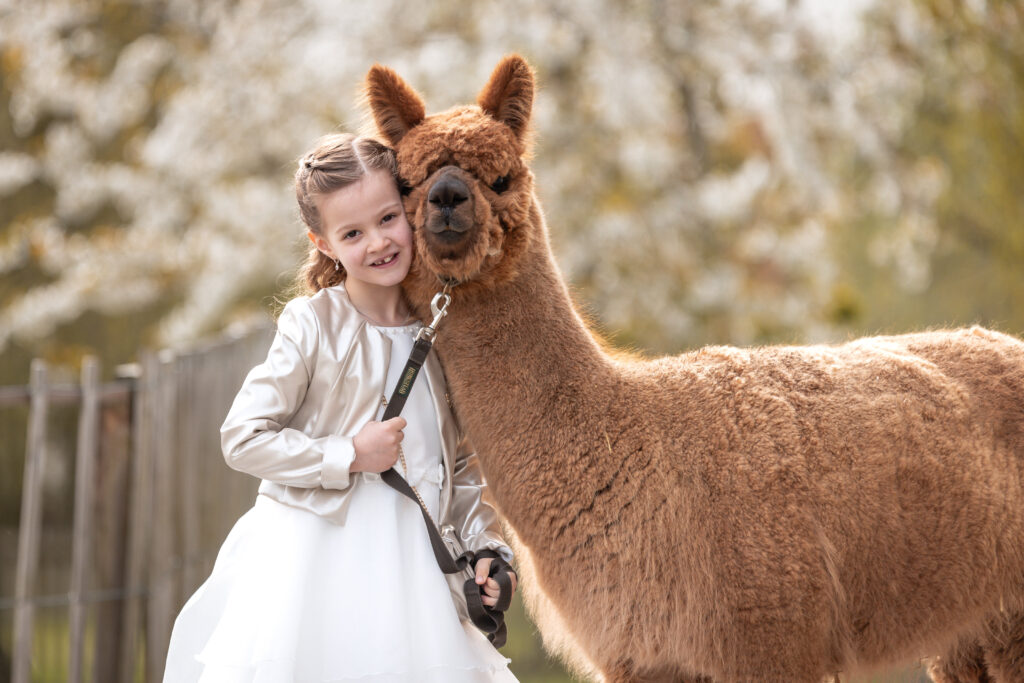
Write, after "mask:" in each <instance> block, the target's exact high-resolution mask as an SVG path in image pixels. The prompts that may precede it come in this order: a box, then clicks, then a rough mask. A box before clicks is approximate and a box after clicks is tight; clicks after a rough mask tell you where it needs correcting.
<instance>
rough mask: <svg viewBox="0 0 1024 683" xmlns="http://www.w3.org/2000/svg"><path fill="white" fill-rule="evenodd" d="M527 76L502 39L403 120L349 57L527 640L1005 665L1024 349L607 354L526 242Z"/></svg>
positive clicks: (819, 670)
mask: <svg viewBox="0 0 1024 683" xmlns="http://www.w3.org/2000/svg"><path fill="white" fill-rule="evenodd" d="M533 92H534V76H533V72H532V71H531V69H530V67H529V66H528V65H527V63H526V62H525V61H524V60H523V59H522V58H520V57H515V56H513V57H508V58H506V59H504V60H503V61H502V62H501V63H500V64H499V65H498V67H497V68H496V70H495V71H494V73H493V75H492V76H491V79H490V81H489V82H488V83H487V85H486V86H485V87H484V89H483V91H482V92H481V94H480V96H479V98H478V100H477V102H478V106H462V107H456V108H453V109H450V110H448V111H446V112H442V113H440V114H435V115H432V116H429V117H427V116H425V110H424V105H423V102H422V100H421V98H420V97H419V96H418V95H417V94H416V92H415V91H414V90H413V89H412V88H410V87H409V86H408V85H406V83H405V82H404V81H403V80H402V79H401V78H400V77H399V76H398V75H397V74H395V73H394V72H393V71H391V70H389V69H387V68H385V67H381V66H375V67H373V68H372V69H371V71H370V73H369V75H368V77H367V94H368V99H369V103H370V106H371V108H372V111H373V114H374V117H375V120H376V122H377V125H378V127H379V129H380V132H381V134H382V135H383V136H384V137H385V138H386V139H387V140H389V141H390V142H391V144H393V145H394V146H395V147H396V149H397V150H398V160H399V166H400V172H401V174H402V177H403V179H404V180H405V181H406V182H407V183H408V185H409V186H410V188H411V191H410V193H409V194H408V196H407V198H406V210H407V212H408V214H409V216H410V219H411V221H412V224H413V229H414V232H415V241H416V249H417V262H416V265H414V268H413V270H412V271H411V273H410V275H409V277H408V278H407V280H406V294H407V296H408V297H409V300H410V302H411V304H412V305H413V306H414V307H415V310H416V311H417V314H418V315H420V316H421V317H422V318H424V319H426V318H427V317H428V316H429V311H428V308H427V305H428V302H429V301H430V299H431V297H432V295H433V294H434V293H435V292H437V291H438V289H439V278H451V279H455V280H458V281H459V283H460V284H458V285H457V286H455V287H454V289H453V290H452V297H453V302H452V304H451V307H450V309H449V314H448V317H447V318H446V319H445V321H444V323H443V325H442V326H441V332H440V335H439V341H438V344H437V351H438V353H439V354H440V358H441V360H442V362H443V363H444V366H445V370H446V372H447V375H448V381H449V385H450V388H451V392H452V396H453V399H454V401H455V403H456V404H457V405H458V406H459V407H460V411H459V412H460V417H461V420H462V424H463V427H464V428H465V430H466V432H467V433H468V435H469V437H470V439H471V440H472V441H473V443H474V445H475V446H476V448H477V450H478V453H479V456H480V462H481V465H482V467H483V470H484V473H485V475H486V477H487V481H488V482H489V484H490V487H491V491H492V493H493V496H494V499H495V500H496V502H497V503H498V506H499V507H500V510H501V512H502V514H503V515H504V517H505V518H506V520H507V522H508V524H509V526H510V527H511V529H512V530H513V531H514V539H513V541H514V543H515V544H516V546H517V550H518V557H519V562H520V570H521V573H522V579H523V590H524V595H525V598H526V601H527V604H528V607H529V608H530V611H531V614H532V615H533V617H534V618H535V620H536V621H537V623H538V625H539V627H540V629H541V632H542V634H543V636H544V638H545V641H546V643H547V645H548V647H549V648H552V649H554V650H556V651H558V652H561V653H562V654H564V655H565V656H567V657H568V658H569V659H570V660H571V661H572V662H573V663H575V664H576V665H577V666H578V667H579V668H580V670H581V671H583V672H586V673H590V674H592V675H600V676H601V677H603V679H604V680H606V681H686V682H697V681H705V682H707V681H716V682H719V683H728V682H733V681H769V682H778V683H814V682H816V681H819V680H821V679H822V678H823V677H824V676H826V675H831V674H835V673H837V672H840V671H842V672H861V671H865V670H869V669H879V668H884V667H887V666H891V665H893V664H894V663H900V662H905V661H907V660H914V659H918V658H920V657H922V656H930V655H935V654H939V653H941V652H947V655H946V656H944V657H942V658H941V659H939V660H936V661H935V663H934V666H933V670H934V671H935V675H936V676H938V677H939V679H940V680H943V681H979V680H995V681H1024V634H1022V630H1024V619H1022V618H1020V617H1019V616H1018V614H1020V613H1019V612H1015V611H1014V610H1019V609H1024V344H1022V343H1021V342H1020V341H1018V340H1017V339H1014V338H1012V337H1009V336H1006V335H1003V334H998V333H995V332H990V331H987V330H984V329H980V328H972V329H970V330H957V331H950V332H928V333H922V334H912V335H905V336H897V337H875V338H870V339H861V340H858V341H854V342H851V343H848V344H844V345H841V346H808V347H771V348H757V349H739V348H730V347H709V348H705V349H701V350H700V351H696V352H693V353H687V354H683V355H681V356H676V357H672V358H659V359H656V360H636V359H627V358H623V357H620V356H617V355H614V354H613V353H611V352H609V351H608V350H607V349H605V348H604V347H603V346H602V344H601V343H600V342H598V341H596V340H595V338H594V336H593V335H592V334H591V333H590V331H588V329H587V326H586V324H585V323H584V321H583V320H582V319H581V318H580V316H579V314H578V313H577V312H576V310H575V309H574V308H573V304H572V302H571V300H570V296H569V293H568V291H567V289H566V286H565V284H564V282H563V279H562V277H561V275H560V273H559V271H558V268H557V266H556V265H555V261H554V259H553V257H552V253H551V248H550V246H549V241H548V234H547V228H546V227H545V224H544V220H543V217H542V214H541V209H540V206H539V205H538V203H537V200H536V197H535V196H534V191H533V190H534V188H533V175H532V174H531V172H530V170H529V168H528V167H527V166H526V164H525V161H524V160H525V159H526V158H527V156H528V154H529V148H530V142H529V120H530V113H531V107H532V103H533ZM972 670H974V672H975V673H974V677H973V678H971V677H970V676H971V671H972ZM985 676H988V678H985Z"/></svg>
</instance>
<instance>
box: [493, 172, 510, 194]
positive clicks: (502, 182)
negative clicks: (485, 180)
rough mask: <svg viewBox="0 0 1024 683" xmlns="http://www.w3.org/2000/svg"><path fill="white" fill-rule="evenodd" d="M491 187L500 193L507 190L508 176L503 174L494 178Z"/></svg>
mask: <svg viewBox="0 0 1024 683" xmlns="http://www.w3.org/2000/svg"><path fill="white" fill-rule="evenodd" d="M491 189H492V190H494V191H495V192H497V193H498V194H501V193H502V192H504V191H505V190H507V189H508V176H507V175H503V176H501V177H500V178H498V179H497V180H495V181H494V182H493V183H491Z"/></svg>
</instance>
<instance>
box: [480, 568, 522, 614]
mask: <svg viewBox="0 0 1024 683" xmlns="http://www.w3.org/2000/svg"><path fill="white" fill-rule="evenodd" d="M474 569H475V570H476V582H477V585H480V586H483V587H484V594H483V596H481V598H480V600H481V602H483V603H484V604H485V605H487V606H488V607H494V606H495V605H496V604H498V597H499V596H500V595H501V589H500V588H499V587H498V582H497V581H495V580H494V579H492V578H491V577H489V576H487V574H488V572H490V571H491V558H489V557H484V558H481V559H479V560H477V561H476V567H474ZM508 575H509V578H510V579H512V594H513V595H515V592H516V584H517V580H516V573H515V572H514V571H512V570H511V569H510V570H509V572H508Z"/></svg>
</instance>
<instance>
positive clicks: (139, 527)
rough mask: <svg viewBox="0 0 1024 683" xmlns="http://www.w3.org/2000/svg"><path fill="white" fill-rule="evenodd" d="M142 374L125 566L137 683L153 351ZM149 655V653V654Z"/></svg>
mask: <svg viewBox="0 0 1024 683" xmlns="http://www.w3.org/2000/svg"><path fill="white" fill-rule="evenodd" d="M140 360H141V365H142V372H141V373H140V374H139V378H138V380H137V382H136V392H135V399H134V402H133V404H132V413H133V415H132V451H133V453H134V457H133V462H132V473H131V481H132V485H131V491H132V499H131V512H130V516H129V519H128V523H129V529H128V556H127V557H126V565H127V566H126V567H125V588H126V592H127V595H126V597H125V602H124V619H123V620H122V622H121V623H122V628H123V629H124V630H123V632H124V643H123V644H122V647H121V682H122V683H134V681H135V680H136V671H137V669H138V655H139V647H140V645H142V646H143V647H144V646H145V642H146V641H145V640H144V639H142V638H141V637H140V635H142V634H145V631H144V630H143V628H144V626H143V619H142V616H143V609H142V607H143V604H144V598H145V597H146V595H147V592H148V591H147V584H146V577H147V574H148V571H149V567H148V564H147V560H148V558H149V542H150V531H151V530H152V526H153V518H152V502H153V471H152V461H153V443H154V440H153V423H152V420H153V417H154V412H155V411H154V410H153V408H152V404H153V403H154V394H155V393H156V391H155V388H156V386H157V385H156V382H157V380H158V375H159V363H158V361H157V358H156V356H155V355H154V354H153V353H151V352H143V353H142V354H141V359H140ZM147 654H148V653H147Z"/></svg>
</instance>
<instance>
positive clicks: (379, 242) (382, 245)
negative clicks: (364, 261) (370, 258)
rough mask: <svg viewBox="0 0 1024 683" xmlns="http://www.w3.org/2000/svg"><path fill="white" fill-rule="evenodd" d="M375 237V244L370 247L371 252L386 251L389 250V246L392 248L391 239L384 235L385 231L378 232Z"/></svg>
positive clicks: (374, 234)
mask: <svg viewBox="0 0 1024 683" xmlns="http://www.w3.org/2000/svg"><path fill="white" fill-rule="evenodd" d="M373 236H374V239H373V242H372V243H371V245H370V247H371V249H370V250H371V251H373V252H378V251H384V250H385V249H387V248H388V246H390V244H391V238H390V237H388V236H387V235H386V234H384V232H383V231H381V230H377V231H376V232H374V233H373Z"/></svg>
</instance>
